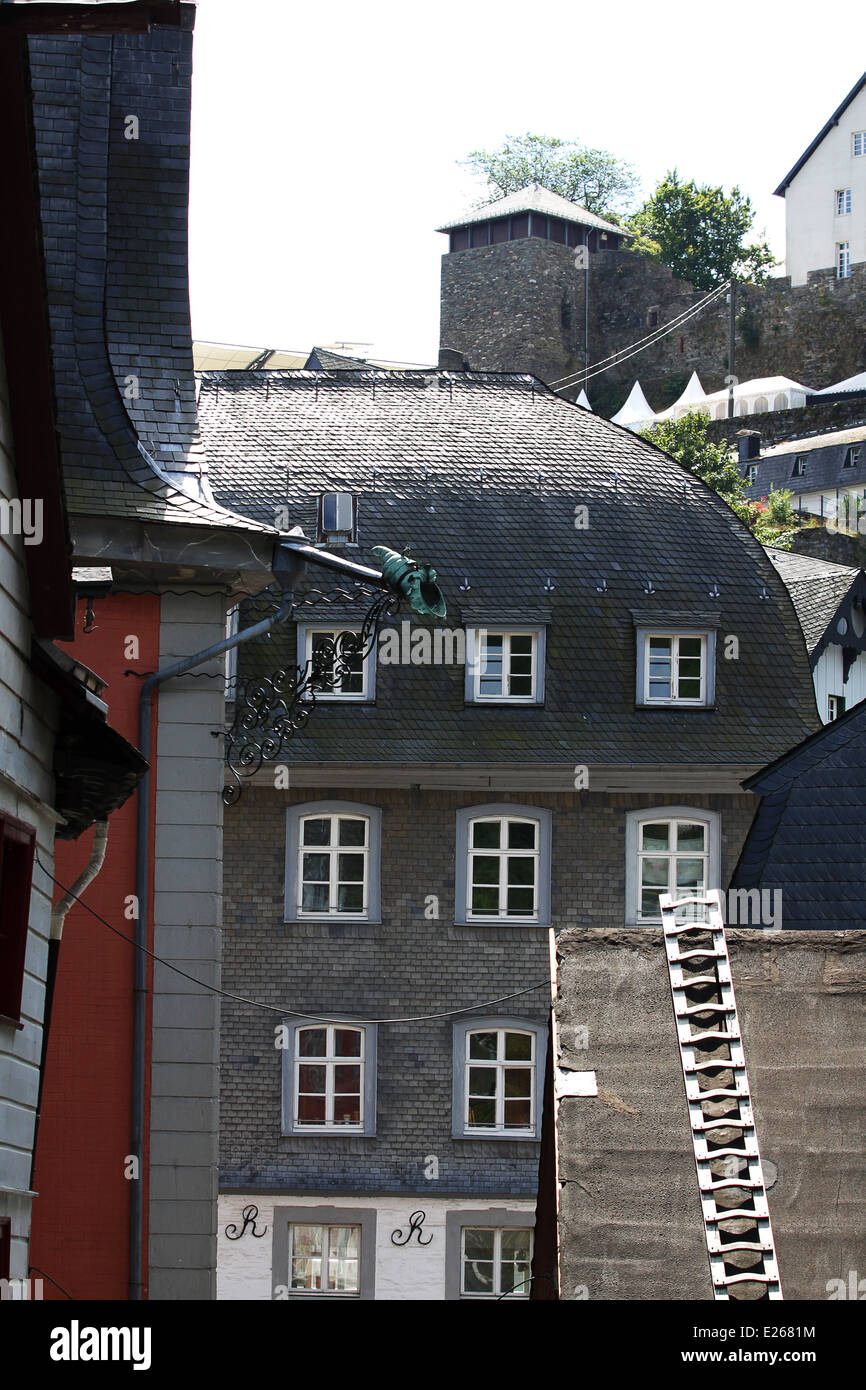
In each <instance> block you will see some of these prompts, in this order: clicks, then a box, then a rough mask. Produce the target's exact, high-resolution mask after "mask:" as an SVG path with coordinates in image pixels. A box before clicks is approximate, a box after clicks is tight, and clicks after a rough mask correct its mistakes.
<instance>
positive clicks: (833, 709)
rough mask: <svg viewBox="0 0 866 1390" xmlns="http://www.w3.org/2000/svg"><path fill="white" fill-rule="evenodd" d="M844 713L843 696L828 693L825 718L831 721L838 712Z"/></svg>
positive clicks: (837, 715) (835, 717)
mask: <svg viewBox="0 0 866 1390" xmlns="http://www.w3.org/2000/svg"><path fill="white" fill-rule="evenodd" d="M844 713H845V696H844V695H828V697H827V718H828V720H830V721H831V722H832V720H834V719H838V718H839V715H840V714H844Z"/></svg>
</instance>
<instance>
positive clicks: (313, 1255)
mask: <svg viewBox="0 0 866 1390" xmlns="http://www.w3.org/2000/svg"><path fill="white" fill-rule="evenodd" d="M360 1275H361V1227H360V1226H320V1225H309V1226H307V1225H302V1224H300V1223H297V1224H294V1225H291V1226H290V1227H289V1288H290V1290H291V1291H292V1292H293V1293H301V1292H302V1293H332V1294H358V1293H360V1291H361V1283H360Z"/></svg>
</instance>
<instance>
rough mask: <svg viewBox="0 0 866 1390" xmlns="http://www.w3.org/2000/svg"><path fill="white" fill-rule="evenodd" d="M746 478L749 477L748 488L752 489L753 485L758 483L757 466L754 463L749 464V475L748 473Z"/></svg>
mask: <svg viewBox="0 0 866 1390" xmlns="http://www.w3.org/2000/svg"><path fill="white" fill-rule="evenodd" d="M748 477H749V487H754V486H755V484H756V483H757V481H758V465H757V464H756V463H750V464H749V473H748Z"/></svg>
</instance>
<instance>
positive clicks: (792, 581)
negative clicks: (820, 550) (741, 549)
mask: <svg viewBox="0 0 866 1390" xmlns="http://www.w3.org/2000/svg"><path fill="white" fill-rule="evenodd" d="M767 554H768V555H769V557H770V559H771V560H772V562H773V564H774V565H775V567H776V569H777V570H778V572H779V574H780V575H781V577H782V579H783V581H784V583H785V587H786V588H787V590H788V593H789V594H790V595H791V600H792V602H793V604H794V608H795V609H796V612H797V617H798V618H799V620H800V626H801V628H802V629H803V638H804V640H805V643H806V648H807V650H808V653H809V665H810V666H811V668H812V681H813V684H814V686H815V702H816V704H817V706H818V713H819V714H820V716H821V718H822V719H823V721H824V723H825V724H829V723H830V722H831V721H832V720H833V719H838V718H839V715H840V714H844V713H845V711H846V710H847V709H851V707H852V705H858V704H859V703H860V701H861V700H863V699H864V698H866V575H864V573H863V571H862V570H861V569H858V568H857V567H856V566H849V565H834V564H830V563H829V562H828V561H826V560H816V559H814V558H813V557H812V556H811V555H797V554H793V553H792V552H790V551H785V550H774V549H772V548H769V547H768V548H767Z"/></svg>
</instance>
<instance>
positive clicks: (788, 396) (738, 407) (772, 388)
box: [706, 376, 815, 420]
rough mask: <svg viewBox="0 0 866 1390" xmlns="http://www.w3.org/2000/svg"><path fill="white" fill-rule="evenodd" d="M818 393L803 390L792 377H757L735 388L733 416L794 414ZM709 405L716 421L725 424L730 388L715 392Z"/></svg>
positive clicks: (708, 399)
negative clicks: (807, 399)
mask: <svg viewBox="0 0 866 1390" xmlns="http://www.w3.org/2000/svg"><path fill="white" fill-rule="evenodd" d="M814 394H815V392H814V391H813V390H812V388H811V386H801V385H800V383H799V382H798V381H792V380H791V378H790V377H789V376H758V377H753V379H752V380H751V381H738V382H737V384H736V386H735V387H734V414H735V415H760V414H762V413H763V412H764V411H765V410H792V409H795V408H796V407H798V406H801V405H805V404H806V398H807V396H813V395H814ZM706 405H707V407H708V408H709V413H710V415H711V416H712V418H713V419H714V420H723V419H724V418H725V416H726V415H727V413H728V388H727V387H726V386H725V387H723V388H722V390H721V391H713V392H712V393H711V394H710V395H709V396H707V397H706Z"/></svg>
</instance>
